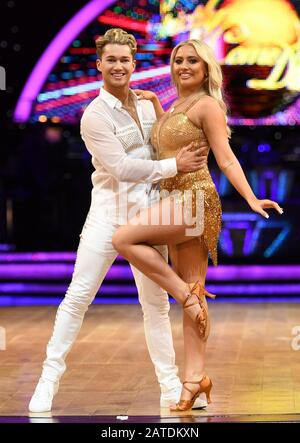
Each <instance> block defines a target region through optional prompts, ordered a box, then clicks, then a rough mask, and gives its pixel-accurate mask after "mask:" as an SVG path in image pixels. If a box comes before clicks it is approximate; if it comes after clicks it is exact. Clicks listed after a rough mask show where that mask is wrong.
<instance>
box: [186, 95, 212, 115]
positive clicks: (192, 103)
mask: <svg viewBox="0 0 300 443" xmlns="http://www.w3.org/2000/svg"><path fill="white" fill-rule="evenodd" d="M205 95H207V94H199V95H197V97H195V98H194V99H193V100H192V101H191V102H190V103H189V104H188V105H187V107H186V108H185V109H184V110H183V112H188V111H189V110H190V109H191V108H192V107H193V106H194V105H195V104H196V103H197V101H198V100H199V98H200V97H204V96H205Z"/></svg>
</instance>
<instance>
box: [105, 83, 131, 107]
mask: <svg viewBox="0 0 300 443" xmlns="http://www.w3.org/2000/svg"><path fill="white" fill-rule="evenodd" d="M129 94H131V95H132V98H133V101H134V103H135V105H136V104H137V103H138V99H137V96H136V95H135V93H134V91H133V90H132V89H129ZM99 95H100V97H101V98H102V100H104V101H105V102H106V103H107V104H108V105H109V106H110V107H111V108H116V109H121V108H122V106H123V104H122V102H121V100H119V99H118V98H117V97H115V96H114V95H113V94H111V93H110V92H108V91H106V90H105V89H104V88H100V92H99Z"/></svg>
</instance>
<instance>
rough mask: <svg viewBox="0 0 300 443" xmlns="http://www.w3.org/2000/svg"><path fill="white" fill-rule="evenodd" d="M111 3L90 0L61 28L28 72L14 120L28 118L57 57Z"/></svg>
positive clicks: (111, 1)
mask: <svg viewBox="0 0 300 443" xmlns="http://www.w3.org/2000/svg"><path fill="white" fill-rule="evenodd" d="M113 3H115V0H101V1H100V0H91V1H90V2H89V3H88V4H87V5H86V6H84V7H83V8H82V9H81V10H80V11H79V12H78V13H77V14H75V16H74V17H72V18H71V20H69V22H68V23H67V24H66V25H65V26H64V27H63V28H62V29H61V31H60V32H59V33H58V34H57V35H56V37H55V38H54V39H53V40H52V42H51V43H50V45H49V46H48V48H47V49H46V51H45V52H44V53H43V55H42V56H41V58H40V59H39V61H38V62H37V64H36V65H35V67H34V69H33V71H32V73H31V74H30V76H29V78H28V80H27V82H26V84H25V87H24V89H23V91H22V93H21V96H20V98H19V100H18V103H17V106H16V109H15V113H14V121H16V122H25V121H27V120H28V118H29V117H30V113H31V108H32V104H33V102H34V100H35V99H36V97H37V95H38V94H39V92H40V90H41V88H42V87H43V84H44V83H45V81H46V79H47V77H48V75H49V74H50V72H51V70H52V68H53V67H54V66H55V64H56V63H57V60H58V59H59V57H61V56H62V55H63V53H64V51H65V50H66V49H67V48H68V46H69V45H70V44H71V43H72V41H73V40H74V39H75V38H76V37H77V36H78V34H79V33H80V32H81V31H82V30H83V29H85V27H86V26H87V25H89V23H90V22H91V21H92V20H94V19H95V18H96V17H97V16H98V15H99V14H101V12H103V11H104V10H105V9H106V8H108V7H109V6H111V5H112V4H113Z"/></svg>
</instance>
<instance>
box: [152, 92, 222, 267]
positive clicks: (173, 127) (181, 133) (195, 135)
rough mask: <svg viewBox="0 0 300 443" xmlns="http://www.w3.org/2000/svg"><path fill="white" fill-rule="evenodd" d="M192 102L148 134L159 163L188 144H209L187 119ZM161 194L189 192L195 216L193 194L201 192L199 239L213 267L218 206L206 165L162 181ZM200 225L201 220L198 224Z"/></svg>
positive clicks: (218, 231)
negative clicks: (200, 231) (201, 213)
mask: <svg viewBox="0 0 300 443" xmlns="http://www.w3.org/2000/svg"><path fill="white" fill-rule="evenodd" d="M198 99H199V98H197V99H196V100H192V101H191V102H190V103H189V105H188V106H186V107H185V108H183V110H182V111H180V112H177V111H175V112H173V113H172V112H167V113H165V114H164V115H163V116H162V117H161V118H160V119H159V120H158V121H157V122H156V123H155V124H154V125H153V128H152V133H151V143H152V146H153V147H154V148H155V149H156V153H157V158H158V159H159V160H161V159H165V158H170V157H175V156H176V155H177V153H178V152H179V150H180V149H181V148H182V147H183V146H186V145H188V144H190V143H191V142H195V149H199V148H200V147H202V146H207V147H208V151H207V154H208V152H209V149H210V148H209V143H208V141H207V139H206V136H205V134H204V132H203V130H202V129H201V128H198V127H197V126H196V125H195V124H194V123H193V122H192V121H191V120H190V119H189V117H188V116H187V111H188V110H189V109H190V108H191V107H192V106H193V105H194V104H195V103H196V102H197V100H198ZM160 188H161V190H167V191H168V192H172V191H173V192H174V191H181V193H182V195H183V193H184V191H189V190H191V191H192V205H193V214H196V213H197V212H195V205H196V194H197V192H196V191H197V190H201V191H203V195H204V226H203V228H204V229H203V233H202V235H201V239H203V240H204V243H205V246H206V247H207V250H208V252H209V255H210V257H211V259H212V261H213V264H214V265H217V243H218V238H219V234H220V230H221V217H222V210H221V203H220V198H219V195H218V192H217V190H216V187H215V185H214V183H213V180H212V178H211V175H210V173H209V169H208V167H207V165H206V166H205V167H204V168H202V169H200V170H198V171H196V172H189V173H178V174H177V175H176V176H175V177H171V178H167V179H164V180H162V181H161V182H160ZM202 221H203V220H202Z"/></svg>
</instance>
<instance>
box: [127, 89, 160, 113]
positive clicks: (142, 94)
mask: <svg viewBox="0 0 300 443" xmlns="http://www.w3.org/2000/svg"><path fill="white" fill-rule="evenodd" d="M134 93H135V94H136V95H137V97H138V99H139V100H150V101H151V102H152V104H153V107H154V110H155V114H156V118H157V119H159V117H161V116H162V115H163V114H164V113H165V111H164V110H163V107H162V106H161V104H160V101H159V98H158V97H157V95H156V94H155V92H152V91H143V90H142V89H135V90H134Z"/></svg>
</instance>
